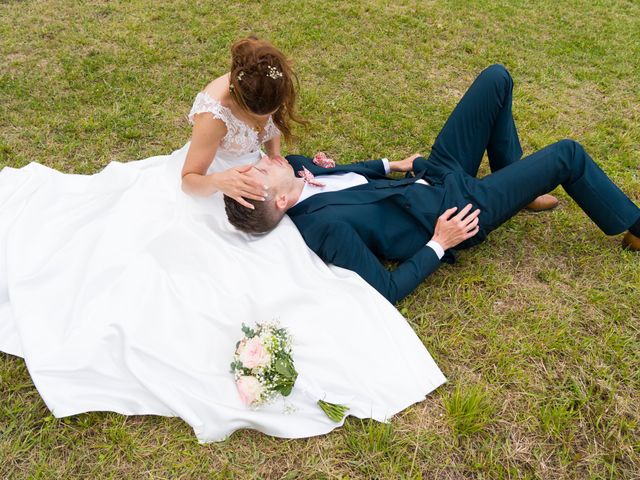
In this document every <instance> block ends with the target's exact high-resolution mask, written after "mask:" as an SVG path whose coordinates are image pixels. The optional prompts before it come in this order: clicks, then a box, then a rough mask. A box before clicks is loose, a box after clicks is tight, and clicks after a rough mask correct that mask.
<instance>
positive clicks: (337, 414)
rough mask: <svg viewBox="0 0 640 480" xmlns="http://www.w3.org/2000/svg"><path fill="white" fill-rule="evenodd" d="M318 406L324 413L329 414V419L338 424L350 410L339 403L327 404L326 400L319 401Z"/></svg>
mask: <svg viewBox="0 0 640 480" xmlns="http://www.w3.org/2000/svg"><path fill="white" fill-rule="evenodd" d="M318 406H319V407H320V408H321V409H322V411H323V412H324V413H326V414H327V417H329V418H330V419H331V420H333V421H334V422H336V423H338V422H340V421H342V419H343V418H344V416H345V414H346V413H347V410H349V407H346V406H345V405H339V404H337V403H329V402H325V401H324V400H318Z"/></svg>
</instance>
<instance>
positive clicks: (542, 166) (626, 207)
mask: <svg viewBox="0 0 640 480" xmlns="http://www.w3.org/2000/svg"><path fill="white" fill-rule="evenodd" d="M465 182H466V187H467V191H468V192H469V193H470V194H471V196H472V197H473V200H474V202H476V203H477V206H478V207H480V209H481V210H482V213H481V214H480V228H481V235H479V239H478V241H480V240H481V239H483V238H484V237H485V236H486V234H487V233H489V232H490V231H491V230H494V229H495V228H497V227H498V226H499V225H501V224H502V223H504V222H505V221H507V220H508V219H509V218H511V217H512V216H514V215H515V214H516V213H518V211H520V210H521V209H522V208H523V207H524V206H525V205H527V204H528V203H529V202H531V201H532V200H533V199H534V198H536V197H537V196H538V195H541V194H543V193H545V192H548V191H551V190H553V189H554V188H556V187H557V186H558V185H560V184H561V185H562V186H563V187H564V189H565V190H566V191H567V193H568V194H569V195H570V196H571V197H572V198H573V199H574V200H575V201H576V202H577V203H578V205H580V207H581V208H582V210H584V212H585V213H586V214H587V215H588V216H589V217H590V218H591V219H592V220H593V221H594V222H595V223H596V224H597V225H598V227H600V229H601V230H602V231H603V232H604V233H605V234H607V235H615V234H618V233H621V232H623V231H625V230H628V229H629V227H631V226H632V225H634V223H635V222H637V221H638V220H639V219H640V209H639V208H638V207H637V206H636V205H635V204H634V203H633V202H632V201H631V200H630V199H629V197H627V196H626V195H625V194H624V193H623V192H622V191H621V190H620V189H619V188H618V187H617V186H616V185H615V184H614V183H613V182H612V181H611V180H610V179H609V177H608V176H607V175H606V174H605V173H604V172H603V171H602V170H601V169H600V167H599V166H598V165H597V164H596V163H595V162H594V161H593V159H592V158H591V157H590V156H589V154H587V152H586V151H585V150H584V148H583V147H582V146H581V145H580V144H579V143H577V142H575V141H573V140H561V141H559V142H557V143H554V144H552V145H549V146H548V147H545V148H543V149H542V150H539V151H537V152H536V153H534V154H532V155H529V156H527V157H525V158H523V159H522V160H520V161H519V162H515V163H513V164H512V165H509V166H507V167H506V168H503V169H501V170H499V171H497V172H495V173H492V174H491V175H487V176H486V177H484V178H482V179H480V180H479V179H476V178H472V177H467V178H466V179H465ZM470 240H472V241H471V242H469V244H468V245H465V246H470V245H472V244H475V243H478V241H473V238H472V239H470Z"/></svg>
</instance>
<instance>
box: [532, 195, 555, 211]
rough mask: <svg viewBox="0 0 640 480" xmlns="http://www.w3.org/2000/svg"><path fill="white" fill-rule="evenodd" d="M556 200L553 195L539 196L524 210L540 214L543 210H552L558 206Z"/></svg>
mask: <svg viewBox="0 0 640 480" xmlns="http://www.w3.org/2000/svg"><path fill="white" fill-rule="evenodd" d="M558 203H559V202H558V199H557V198H556V197H554V196H553V195H549V194H545V195H540V196H539V197H538V198H536V199H535V200H534V201H533V202H531V203H530V204H529V205H527V206H526V207H525V208H526V209H527V210H529V211H530V212H542V211H543V210H552V209H554V208H556V207H557V206H558Z"/></svg>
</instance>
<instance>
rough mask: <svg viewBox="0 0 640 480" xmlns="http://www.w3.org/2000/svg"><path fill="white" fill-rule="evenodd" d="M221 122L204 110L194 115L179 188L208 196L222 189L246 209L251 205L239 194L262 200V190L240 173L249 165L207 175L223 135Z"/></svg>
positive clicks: (224, 132) (190, 193) (193, 193)
mask: <svg viewBox="0 0 640 480" xmlns="http://www.w3.org/2000/svg"><path fill="white" fill-rule="evenodd" d="M226 133H227V129H226V127H225V126H224V123H223V122H221V121H220V120H218V119H215V118H213V117H212V116H211V115H208V114H206V113H203V114H199V115H196V117H195V121H194V125H193V131H192V134H191V144H190V145H189V151H188V152H187V156H186V158H185V161H184V165H183V167H182V190H183V191H184V192H185V193H187V194H189V195H194V196H203V197H204V196H209V195H212V194H213V193H215V192H217V191H221V192H223V193H224V194H225V195H228V196H230V197H232V198H234V199H235V200H236V201H238V202H240V203H241V204H242V205H244V206H245V207H247V208H253V205H251V204H250V203H249V202H247V201H245V200H244V199H243V198H242V197H245V198H249V199H254V200H263V199H264V198H263V196H262V195H264V189H263V186H262V185H260V183H259V182H256V181H255V180H253V179H252V178H250V177H248V176H247V175H243V172H244V171H246V170H247V169H249V168H251V167H250V165H243V166H238V167H234V168H230V169H228V170H225V171H223V172H217V173H212V174H210V175H207V170H208V169H209V166H210V165H211V163H212V162H213V159H214V158H215V156H216V152H217V150H218V146H219V145H220V141H221V140H222V138H223V137H224V136H225V135H226Z"/></svg>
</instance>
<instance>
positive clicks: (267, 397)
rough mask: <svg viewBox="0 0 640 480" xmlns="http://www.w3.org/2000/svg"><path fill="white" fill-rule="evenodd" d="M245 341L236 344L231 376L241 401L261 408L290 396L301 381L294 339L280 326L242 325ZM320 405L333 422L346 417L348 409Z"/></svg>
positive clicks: (332, 405)
mask: <svg viewBox="0 0 640 480" xmlns="http://www.w3.org/2000/svg"><path fill="white" fill-rule="evenodd" d="M242 332H243V333H244V335H245V336H244V338H242V339H241V340H240V341H239V342H238V343H236V351H235V354H234V355H233V362H231V373H232V374H233V376H234V378H235V380H236V387H237V388H238V393H239V394H240V399H241V400H242V402H243V403H244V404H245V405H250V406H253V407H258V406H260V405H263V404H266V403H268V402H270V401H271V400H273V399H274V398H275V397H276V396H278V395H282V396H283V397H286V396H288V395H289V394H290V393H291V390H292V389H293V386H294V384H295V382H296V379H297V378H298V372H297V371H296V369H295V366H294V365H293V358H292V356H291V336H290V335H289V332H288V331H287V329H285V328H281V327H279V326H278V324H277V323H275V322H273V323H258V324H256V327H255V328H251V327H248V326H246V325H245V324H244V323H243V324H242ZM318 405H319V406H320V408H321V409H322V410H323V411H324V412H325V413H326V414H327V416H328V417H329V418H330V419H331V420H333V421H334V422H339V421H340V420H342V418H344V415H345V413H346V411H347V410H348V408H347V407H345V406H343V405H336V404H333V403H328V402H325V401H323V400H318Z"/></svg>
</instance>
